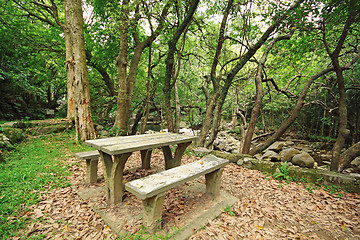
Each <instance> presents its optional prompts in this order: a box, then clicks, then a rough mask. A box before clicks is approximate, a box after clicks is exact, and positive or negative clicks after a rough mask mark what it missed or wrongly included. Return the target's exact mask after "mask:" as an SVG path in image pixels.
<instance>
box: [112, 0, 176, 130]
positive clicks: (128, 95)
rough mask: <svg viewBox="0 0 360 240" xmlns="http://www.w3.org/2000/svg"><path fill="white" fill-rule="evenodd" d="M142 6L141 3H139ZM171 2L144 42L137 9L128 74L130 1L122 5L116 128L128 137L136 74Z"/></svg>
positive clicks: (127, 0)
mask: <svg viewBox="0 0 360 240" xmlns="http://www.w3.org/2000/svg"><path fill="white" fill-rule="evenodd" d="M137 4H140V3H137ZM170 5H171V1H168V2H166V4H165V6H164V8H163V10H162V12H161V16H160V20H159V23H158V26H157V28H156V30H155V31H153V32H152V33H151V35H150V36H149V37H147V38H146V39H145V40H144V41H142V42H141V41H140V38H139V36H138V34H137V31H136V27H137V25H136V24H137V23H138V22H139V16H138V12H137V11H138V10H139V9H138V7H137V8H136V13H135V19H133V20H134V21H131V22H132V23H133V24H132V26H131V27H132V31H133V32H132V33H133V37H134V41H135V49H134V50H133V52H134V53H133V56H132V59H131V62H130V68H129V72H128V73H127V69H128V64H127V58H128V50H129V49H128V48H129V46H128V45H129V42H128V37H129V36H128V35H129V30H130V14H129V7H130V4H129V0H123V3H122V14H121V17H120V27H119V30H120V50H119V55H118V57H117V59H116V63H117V65H118V80H119V91H118V101H117V112H116V113H117V114H116V119H115V123H114V127H117V128H119V133H120V134H121V135H127V134H128V130H129V118H130V106H131V102H132V98H133V92H134V86H135V81H136V73H137V69H138V66H139V62H140V58H141V54H142V53H143V51H144V49H145V48H146V47H148V46H150V45H151V43H152V42H153V41H154V40H155V39H156V37H157V36H158V35H159V34H160V32H161V31H162V29H163V27H164V22H165V17H166V15H167V14H168V10H169V8H170Z"/></svg>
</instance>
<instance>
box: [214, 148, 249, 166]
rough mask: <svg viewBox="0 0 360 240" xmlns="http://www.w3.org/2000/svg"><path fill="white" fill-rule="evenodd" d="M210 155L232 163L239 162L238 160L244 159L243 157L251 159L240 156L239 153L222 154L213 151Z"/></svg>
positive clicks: (244, 155) (246, 155)
mask: <svg viewBox="0 0 360 240" xmlns="http://www.w3.org/2000/svg"><path fill="white" fill-rule="evenodd" d="M212 154H214V155H215V156H217V157H219V158H224V159H227V160H229V161H230V162H232V163H236V162H237V161H239V160H240V159H244V158H245V157H251V158H252V156H251V155H248V154H241V153H224V152H221V151H213V152H212Z"/></svg>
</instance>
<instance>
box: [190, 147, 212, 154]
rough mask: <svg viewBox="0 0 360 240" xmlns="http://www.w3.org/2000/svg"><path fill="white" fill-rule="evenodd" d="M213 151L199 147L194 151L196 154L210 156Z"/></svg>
mask: <svg viewBox="0 0 360 240" xmlns="http://www.w3.org/2000/svg"><path fill="white" fill-rule="evenodd" d="M211 152H212V150H210V149H207V148H204V147H198V148H195V149H194V153H196V154H209V153H211Z"/></svg>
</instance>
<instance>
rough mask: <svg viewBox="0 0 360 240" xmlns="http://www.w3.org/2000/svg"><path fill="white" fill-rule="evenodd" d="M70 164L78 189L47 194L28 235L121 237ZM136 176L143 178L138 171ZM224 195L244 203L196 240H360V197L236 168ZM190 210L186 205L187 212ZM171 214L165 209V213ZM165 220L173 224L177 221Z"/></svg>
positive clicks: (227, 175) (159, 161)
mask: <svg viewBox="0 0 360 240" xmlns="http://www.w3.org/2000/svg"><path fill="white" fill-rule="evenodd" d="M139 158H140V156H139V154H133V155H132V156H131V157H130V159H129V161H128V162H127V164H126V168H127V169H131V168H134V167H140V163H139V162H140V161H139ZM195 160H197V158H195V157H193V156H192V157H188V156H185V157H184V160H183V162H184V163H186V162H192V161H195ZM69 162H70V163H71V169H70V170H71V172H72V173H73V174H72V175H71V176H69V178H70V181H71V183H72V186H71V187H66V188H61V189H55V190H52V191H50V192H44V193H43V196H42V197H43V201H41V202H40V203H39V204H38V205H36V206H34V207H33V209H32V210H31V211H30V212H28V214H27V215H28V217H29V218H33V219H35V218H40V219H41V221H36V222H35V223H33V224H30V225H29V226H28V227H27V228H26V229H24V232H23V233H22V235H23V236H24V237H25V238H28V237H30V236H32V235H40V234H42V236H43V237H44V238H45V239H46V238H47V239H64V238H65V239H91V240H96V239H115V238H116V235H115V234H113V233H112V232H111V230H110V228H109V227H108V226H106V225H104V223H103V221H102V219H101V218H100V216H99V215H98V214H97V213H95V212H94V211H93V210H92V208H91V206H90V205H89V204H88V203H87V202H86V201H83V200H81V199H80V198H79V196H78V195H77V189H78V188H79V187H81V186H82V185H83V182H84V177H85V164H84V163H83V162H81V164H79V162H78V160H76V159H75V158H70V159H69ZM152 166H154V168H162V167H163V157H162V154H161V153H160V152H155V153H154V155H153V158H152ZM100 169H101V167H100ZM132 174H135V175H142V174H143V173H142V172H141V171H139V172H138V171H136V172H135V171H132ZM100 175H101V171H100ZM101 184H103V183H102V182H100V183H99V185H101ZM222 190H225V191H227V192H229V193H231V194H232V195H234V196H236V197H238V198H239V201H238V202H237V203H236V204H235V205H234V206H233V207H232V208H231V210H230V211H226V212H224V213H222V214H221V215H220V216H219V217H218V218H217V219H215V220H213V221H209V223H208V224H207V225H206V226H205V227H204V228H203V229H200V230H199V231H197V232H196V233H194V234H193V236H192V237H191V239H360V229H359V227H360V216H359V215H360V195H358V194H353V193H343V197H342V198H336V197H335V196H333V195H330V194H329V193H328V192H326V191H324V190H314V191H313V193H310V192H309V191H307V190H306V189H305V188H304V187H303V186H302V185H298V184H296V183H284V182H280V181H277V180H273V179H272V178H270V177H267V176H265V175H264V174H262V173H260V172H258V171H254V170H248V169H244V168H242V167H239V166H237V165H234V164H229V165H228V166H227V167H226V168H225V170H224V173H223V182H222ZM169 195H170V198H171V197H173V198H176V197H177V196H176V195H173V194H169ZM168 201H171V199H169V200H168ZM176 201H177V199H174V202H176ZM186 204H187V202H186V200H184V201H183V202H182V207H183V209H184V211H186V209H187V206H186ZM167 209H168V208H167V207H166V206H165V211H167ZM165 214H166V216H167V218H169V217H168V216H172V215H174V214H170V213H167V212H165ZM169 221H171V219H170V220H169ZM130 230H134V229H130Z"/></svg>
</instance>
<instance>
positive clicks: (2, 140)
mask: <svg viewBox="0 0 360 240" xmlns="http://www.w3.org/2000/svg"><path fill="white" fill-rule="evenodd" d="M0 149H5V150H13V149H14V146H13V145H12V144H11V142H10V139H9V138H8V137H6V136H5V135H4V134H2V133H0Z"/></svg>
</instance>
